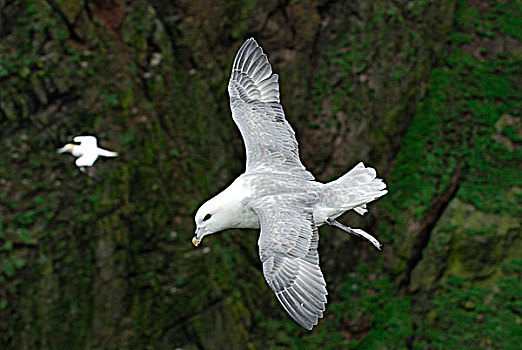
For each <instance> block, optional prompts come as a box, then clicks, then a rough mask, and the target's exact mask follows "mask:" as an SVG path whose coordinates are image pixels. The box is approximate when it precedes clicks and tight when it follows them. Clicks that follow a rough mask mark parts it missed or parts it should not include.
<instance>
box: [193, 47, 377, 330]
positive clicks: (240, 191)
mask: <svg viewBox="0 0 522 350" xmlns="http://www.w3.org/2000/svg"><path fill="white" fill-rule="evenodd" d="M228 92H229V95H230V108H231V110H232V118H233V119H234V122H235V123H236V124H237V126H238V128H239V130H240V132H241V134H242V135H243V140H244V142H245V146H246V156H247V157H246V158H247V162H246V171H245V173H244V174H242V175H241V176H239V177H238V178H237V179H236V180H235V181H234V182H233V183H232V184H231V185H230V186H229V187H228V188H226V189H225V190H224V191H222V192H221V193H219V194H218V195H216V196H215V197H214V198H212V199H210V200H209V201H207V202H206V203H205V204H203V205H202V206H201V207H200V208H199V210H198V211H197V213H196V217H195V220H196V226H197V228H196V234H195V237H194V238H193V239H192V243H193V244H194V245H195V246H197V245H198V244H199V243H200V242H201V240H202V239H203V237H204V236H207V235H209V234H211V233H215V232H218V231H221V230H225V229H228V228H252V229H256V228H261V233H260V235H259V240H258V246H259V256H260V258H261V261H262V263H263V275H264V277H265V279H266V281H267V283H268V285H269V286H270V288H272V290H273V291H274V293H275V295H276V297H277V299H278V300H279V302H280V303H281V305H282V306H283V308H284V309H285V311H286V312H287V313H288V314H289V315H290V316H291V317H292V318H293V319H294V320H295V321H296V322H297V323H298V324H300V325H301V326H303V327H304V328H306V329H312V328H313V327H314V326H315V325H316V324H317V321H318V319H319V318H321V317H322V316H323V311H324V310H325V304H326V295H327V294H328V293H327V291H326V283H325V281H324V277H323V273H322V272H321V268H320V267H319V255H318V253H317V246H318V243H319V233H318V230H317V227H319V226H321V225H324V224H329V225H333V226H336V227H338V228H341V229H343V230H345V231H347V232H349V233H351V234H354V235H357V236H359V237H362V238H365V239H367V240H369V241H370V242H371V243H372V244H373V245H374V246H375V247H376V248H378V249H380V248H381V244H380V243H379V242H378V241H377V240H376V239H375V238H374V237H373V236H371V235H370V234H368V233H366V232H364V231H363V230H360V229H352V228H350V227H347V226H344V225H343V224H340V223H339V222H337V221H336V220H335V219H336V218H337V217H338V216H340V215H342V214H343V213H344V212H346V211H348V210H351V209H353V210H355V211H356V212H357V213H359V214H361V215H362V214H364V213H365V212H366V211H367V209H366V203H368V202H371V201H373V200H375V199H377V198H379V197H381V196H383V195H385V194H386V193H387V191H386V190H385V188H386V184H385V183H384V182H383V181H382V180H381V179H378V178H377V177H376V172H375V170H374V169H373V168H369V167H365V166H364V164H363V163H359V164H357V165H356V166H355V167H354V168H353V169H352V170H350V171H349V172H348V173H346V174H345V175H343V176H341V177H340V178H338V179H337V180H335V181H332V182H329V183H326V184H323V183H320V182H317V181H314V177H313V176H312V174H311V173H310V172H308V171H307V170H306V168H305V167H304V166H303V164H301V161H300V159H299V150H298V146H297V140H296V138H295V133H294V130H292V127H291V126H290V124H289V123H288V121H287V120H286V119H285V115H284V112H283V107H282V106H281V104H280V102H279V84H278V75H277V74H273V73H272V67H271V66H270V63H269V62H268V59H267V56H266V55H265V54H264V53H263V50H262V49H261V48H260V47H259V45H258V44H257V43H256V41H255V40H254V39H252V38H251V39H248V40H247V41H246V42H245V43H244V44H243V45H242V46H241V48H240V49H239V51H238V53H237V55H236V58H235V60H234V64H233V66H232V75H231V77H230V81H229V84H228Z"/></svg>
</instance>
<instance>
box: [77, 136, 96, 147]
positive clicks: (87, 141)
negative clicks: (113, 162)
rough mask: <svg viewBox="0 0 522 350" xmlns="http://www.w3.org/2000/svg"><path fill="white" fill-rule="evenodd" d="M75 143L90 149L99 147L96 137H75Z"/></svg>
mask: <svg viewBox="0 0 522 350" xmlns="http://www.w3.org/2000/svg"><path fill="white" fill-rule="evenodd" d="M73 140H74V142H79V143H80V144H82V145H85V146H89V147H97V145H98V142H97V141H96V137H94V136H75V137H74V139H73Z"/></svg>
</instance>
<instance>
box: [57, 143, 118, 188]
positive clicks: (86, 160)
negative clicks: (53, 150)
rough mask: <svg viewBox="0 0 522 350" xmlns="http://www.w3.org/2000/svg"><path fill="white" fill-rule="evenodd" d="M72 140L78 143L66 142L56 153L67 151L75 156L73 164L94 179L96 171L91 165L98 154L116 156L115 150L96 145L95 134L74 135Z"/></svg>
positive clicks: (96, 177) (97, 177)
mask: <svg viewBox="0 0 522 350" xmlns="http://www.w3.org/2000/svg"><path fill="white" fill-rule="evenodd" d="M73 140H74V142H78V143H79V145H78V144H74V143H68V144H66V145H65V146H63V147H62V148H59V149H58V153H66V152H69V153H71V154H72V155H73V156H75V157H77V158H78V159H76V161H75V164H76V166H77V167H78V168H79V169H80V170H81V172H82V173H86V174H87V175H88V176H90V177H93V178H95V179H99V176H98V172H97V171H96V169H95V168H94V167H93V165H94V162H96V160H97V159H98V157H99V156H102V157H117V156H118V153H117V152H112V151H108V150H106V149H103V148H100V147H98V141H97V140H96V137H95V136H75V137H74V139H73Z"/></svg>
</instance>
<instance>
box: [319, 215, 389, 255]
mask: <svg viewBox="0 0 522 350" xmlns="http://www.w3.org/2000/svg"><path fill="white" fill-rule="evenodd" d="M326 223H327V224H328V225H331V226H334V227H337V228H340V229H341V230H343V231H346V232H348V233H350V234H352V235H354V236H357V237H360V238H364V239H366V240H367V241H369V242H370V243H371V244H373V246H374V247H375V248H377V249H378V250H381V247H382V244H381V243H380V242H379V241H378V240H377V239H376V238H375V237H373V236H372V235H371V234H369V233H367V232H364V231H363V230H361V229H358V228H351V227H348V226H345V225H343V224H341V223H340V222H338V221H335V220H334V219H330V218H326Z"/></svg>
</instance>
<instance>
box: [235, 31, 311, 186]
mask: <svg viewBox="0 0 522 350" xmlns="http://www.w3.org/2000/svg"><path fill="white" fill-rule="evenodd" d="M228 93H229V95H230V108H231V110H232V118H233V119H234V121H235V123H236V124H237V126H238V128H239V130H240V131H241V135H243V140H244V142H245V147H246V154H247V164H246V172H247V173H248V172H250V173H252V172H267V171H268V172H272V173H274V172H277V173H285V174H292V175H294V176H299V177H301V178H305V179H310V180H312V179H313V178H314V177H313V175H312V174H311V173H310V172H308V171H307V170H306V168H305V167H304V166H303V164H302V163H301V160H300V159H299V148H298V144H297V140H296V138H295V132H294V130H293V129H292V127H291V126H290V124H289V123H288V121H287V120H286V119H285V114H284V112H283V107H282V106H281V104H280V103H279V83H278V75H277V74H272V67H271V66H270V63H269V62H268V58H267V57H266V55H265V54H264V53H263V50H262V49H261V47H259V45H258V44H257V43H256V41H255V40H254V39H253V38H250V39H248V40H247V41H246V42H245V43H244V44H243V45H242V46H241V48H240V49H239V51H238V53H237V55H236V58H235V60H234V64H233V66H232V74H231V76H230V81H229V83H228Z"/></svg>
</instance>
